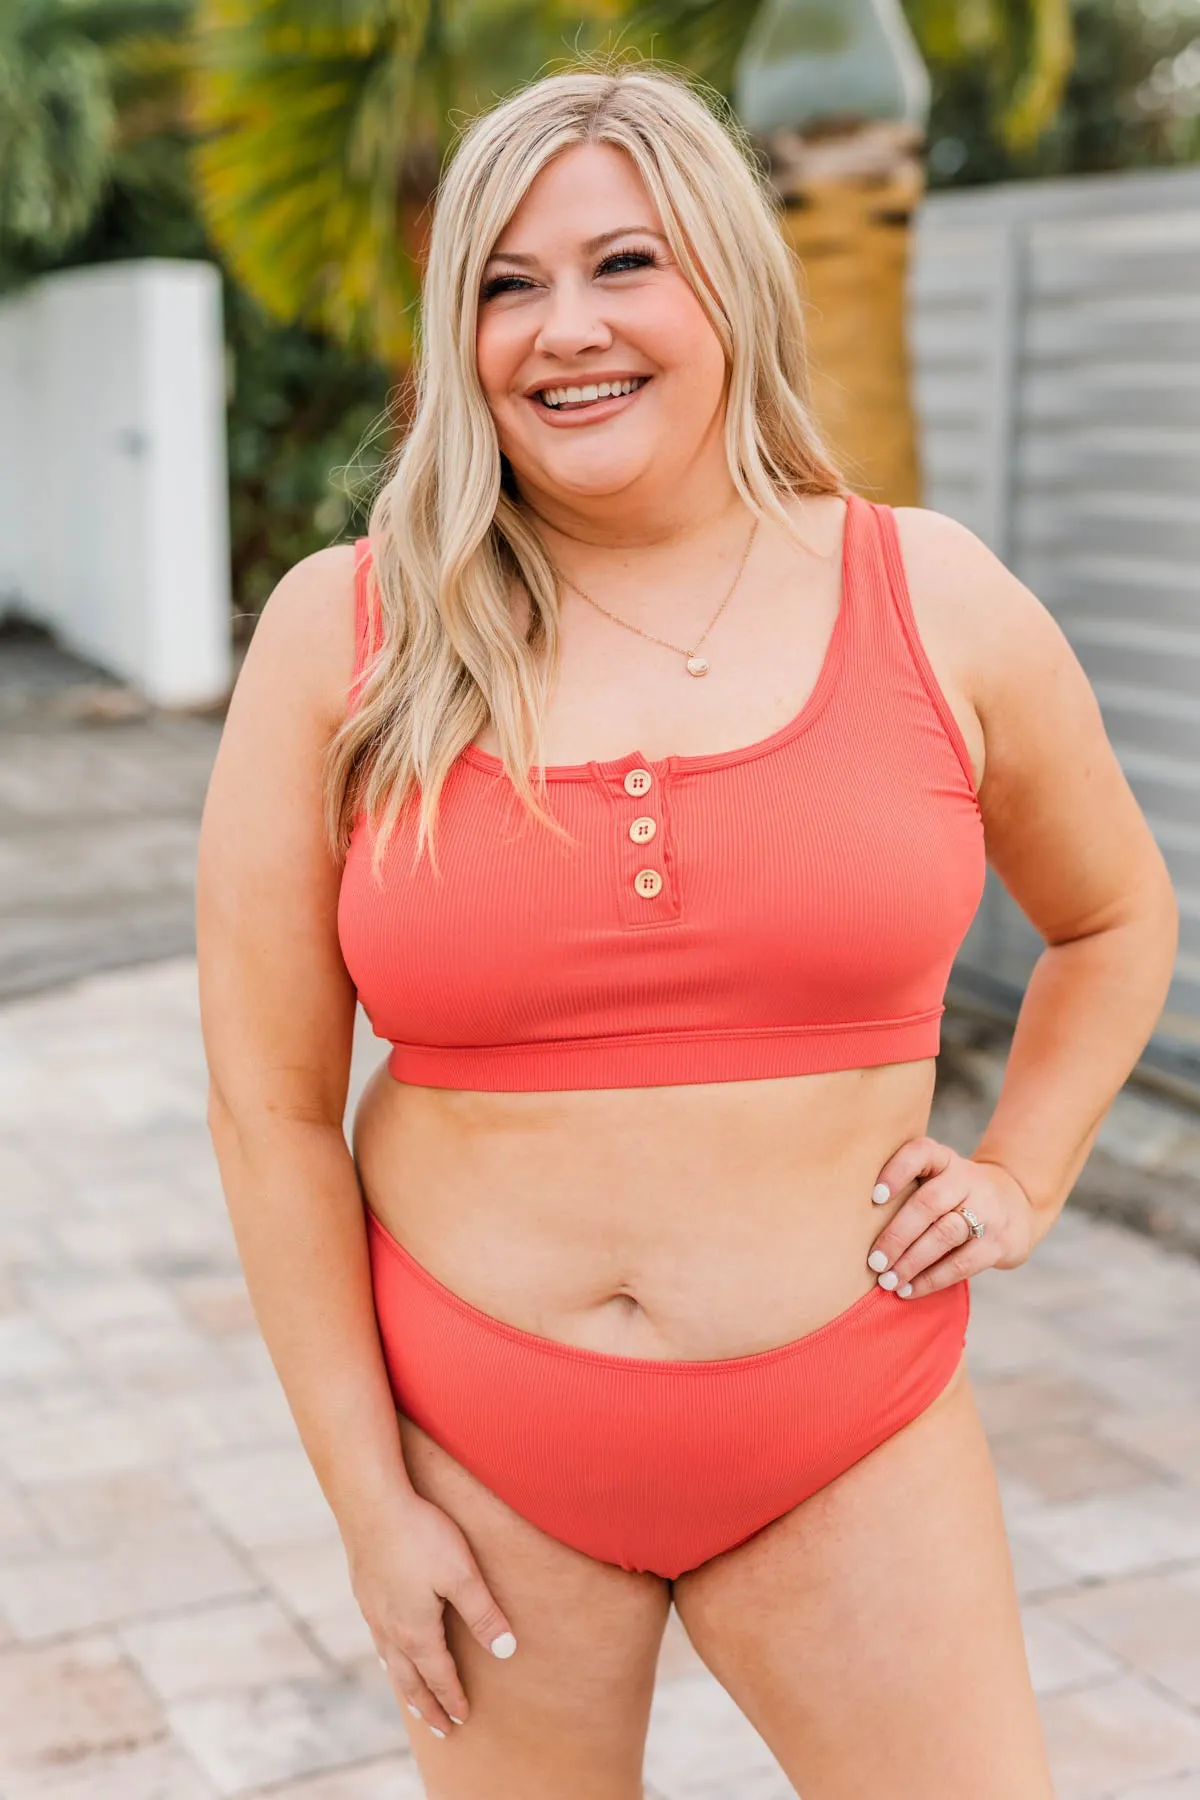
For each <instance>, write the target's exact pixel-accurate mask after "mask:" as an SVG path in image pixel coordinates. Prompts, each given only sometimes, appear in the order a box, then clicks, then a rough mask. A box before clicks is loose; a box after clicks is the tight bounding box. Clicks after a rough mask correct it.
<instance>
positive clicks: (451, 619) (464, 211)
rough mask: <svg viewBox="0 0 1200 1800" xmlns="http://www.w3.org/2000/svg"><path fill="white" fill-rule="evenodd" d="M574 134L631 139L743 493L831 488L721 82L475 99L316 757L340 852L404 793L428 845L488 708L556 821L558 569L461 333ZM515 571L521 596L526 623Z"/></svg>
mask: <svg viewBox="0 0 1200 1800" xmlns="http://www.w3.org/2000/svg"><path fill="white" fill-rule="evenodd" d="M588 143H603V144H612V145H615V146H616V147H617V148H618V149H620V150H623V151H624V152H625V153H626V154H627V155H628V156H629V158H630V160H631V161H632V162H633V164H634V166H635V168H636V169H637V171H638V173H639V174H640V176H641V178H642V180H643V182H644V183H645V186H646V190H647V192H648V194H649V196H650V198H651V200H652V201H653V203H654V205H655V206H656V207H657V209H658V212H659V214H660V216H661V219H662V223H663V230H664V232H665V233H666V236H667V239H668V241H669V243H670V246H671V250H672V252H673V254H674V256H675V259H676V262H677V264H678V266H679V267H680V269H681V270H682V271H683V273H684V275H685V277H686V279H687V280H688V281H689V282H690V283H691V285H692V287H693V289H694V290H695V293H696V295H697V298H698V299H699V301H700V303H701V305H702V306H703V307H704V310H705V312H706V313H707V315H708V318H709V321H710V323H711V324H712V327H713V330H714V331H715V332H716V334H717V337H718V338H719V340H720V342H721V345H722V347H723V349H724V353H725V361H726V367H727V400H726V412H725V449H726V455H727V457H728V461H729V472H730V476H731V478H732V481H733V483H734V485H735V487H736V488H737V491H738V493H739V494H740V495H741V497H742V499H743V500H744V502H745V504H746V505H747V507H748V508H750V509H751V510H752V511H753V512H754V513H755V514H756V515H758V516H760V517H770V518H773V519H775V520H777V521H778V522H779V523H780V524H781V525H782V526H783V528H784V529H785V530H787V531H789V533H790V534H791V535H792V536H793V537H795V536H796V533H795V529H794V526H793V525H792V522H791V519H790V516H789V514H788V512H787V511H786V510H785V508H784V506H783V505H782V502H781V499H780V495H781V494H841V493H844V492H845V487H844V484H843V482H842V481H841V479H840V477H839V475H838V472H837V470H836V469H835V468H834V466H833V463H832V462H831V460H830V458H829V455H828V454H827V452H826V450H825V448H824V446H823V445H822V443H821V440H820V437H819V435H818V432H817V429H816V426H815V425H814V422H813V419H812V415H811V412H810V410H809V403H808V378H807V370H806V364H805V355H804V328H803V314H802V302H801V299H800V292H799V283H798V270H797V266H796V260H795V257H794V253H793V252H792V251H791V250H790V249H789V247H788V246H787V244H786V243H785V241H784V239H783V236H782V234H781V233H780V230H779V226H778V222H777V218H776V207H777V202H776V200H775V198H774V194H773V190H772V189H771V188H770V186H769V184H768V182H767V180H766V178H765V176H764V174H763V173H762V171H761V169H760V168H759V166H758V164H757V163H756V161H755V159H754V155H753V150H752V148H751V145H750V143H749V140H748V138H747V137H746V134H745V132H744V131H743V129H742V127H741V126H740V124H739V123H738V122H737V120H736V119H735V118H734V117H733V116H732V114H731V113H730V111H729V109H728V107H726V106H725V104H724V103H723V102H722V100H721V99H720V97H719V96H718V95H717V94H715V93H714V92H712V91H711V90H707V89H705V88H703V87H702V86H701V85H700V84H699V83H696V82H695V81H694V80H691V79H689V78H688V77H687V76H686V75H684V74H681V73H677V72H676V71H674V70H672V69H667V68H664V67H662V66H661V65H654V64H647V63H644V62H642V63H632V64H631V63H624V64H617V65H615V66H614V65H613V64H608V65H607V66H605V65H602V66H599V67H597V66H596V64H595V62H594V61H593V60H591V59H588V60H584V61H582V62H580V63H578V64H575V65H573V66H571V67H569V68H567V69H566V70H564V71H562V72H560V73H556V74H552V75H548V76H545V77H543V78H542V79H540V80H537V81H534V82H532V83H530V84H529V85H528V86H526V87H524V88H522V89H520V90H519V91H518V92H517V93H515V94H513V95H511V96H510V97H509V98H507V99H505V100H503V101H502V102H501V103H500V104H499V105H497V106H495V107H493V108H492V109H491V110H489V111H488V112H486V113H483V114H482V115H480V116H479V117H478V118H476V119H475V120H474V121H473V122H472V123H471V124H470V125H469V127H468V128H467V129H466V130H465V132H464V133H463V134H462V136H461V137H460V139H459V142H458V145H457V148H456V150H455V153H454V155H453V158H452V160H451V161H450V163H449V165H448V167H447V169H446V171H445V173H444V175H443V177H442V179H441V181H440V183H439V187H438V191H437V196H436V202H435V206H434V214H433V222H432V228H431V235H430V243H429V255H428V263H427V267H426V273H425V279H424V284H423V296H422V314H421V329H420V332H419V334H418V349H417V356H416V364H415V368H414V371H413V387H412V394H413V411H412V416H411V426H410V428H409V430H408V433H407V435H406V437H405V439H404V441H403V444H402V445H401V447H400V449H399V451H398V453H397V455H396V457H395V458H394V461H393V463H392V465H391V467H390V470H389V472H388V474H387V477H386V479H385V481H384V483H383V485H382V487H381V488H380V490H379V492H378V494H377V496H376V498H375V501H374V503H373V506H372V509H371V515H370V521H369V526H368V535H369V537H370V541H371V549H372V557H373V569H374V584H375V596H376V601H377V605H378V609H379V617H380V624H381V627H382V631H381V642H380V647H379V649H378V651H377V653H376V654H375V655H374V656H373V657H372V658H371V660H370V662H369V664H368V667H367V671H366V674H365V678H364V681H363V686H362V689H361V693H360V700H359V704H358V706H357V707H356V708H355V709H354V710H353V711H352V712H351V713H350V715H349V717H348V718H347V719H346V720H345V721H344V722H343V724H342V726H341V728H340V729H339V731H338V732H337V733H336V735H335V737H334V739H333V741H332V743H331V744H330V747H329V752H328V757H327V761H326V821H327V826H328V830H329V836H330V841H331V844H332V846H333V848H334V850H335V853H337V854H339V855H342V854H344V853H345V849H346V846H347V844H348V842H349V837H350V832H351V830H352V828H353V825H354V821H355V820H356V818H357V817H358V816H359V815H360V813H364V812H365V814H366V815H367V817H368V818H369V820H370V821H371V824H372V826H373V827H374V830H375V845H374V857H373V861H374V867H375V870H376V875H377V876H378V873H379V871H380V869H381V866H382V860H383V854H384V851H385V848H386V845H387V841H388V838H389V836H390V834H391V832H392V830H393V828H394V826H395V823H396V820H397V818H398V816H399V814H400V811H401V809H402V808H403V807H404V806H405V805H406V803H407V802H408V801H409V800H410V798H412V797H413V796H414V795H415V796H418V797H419V804H420V813H419V822H418V831H417V836H416V850H415V854H416V855H417V856H418V857H419V855H420V854H421V850H422V848H423V847H425V846H427V847H428V848H429V849H430V851H431V852H432V849H433V843H432V834H433V827H434V822H435V818H436V812H437V805H438V798H439V795H440V793H441V790H442V786H443V783H444V782H445V779H446V776H447V773H448V772H449V770H450V768H451V766H452V765H453V763H454V761H455V759H456V757H457V756H458V755H459V753H460V752H461V751H462V750H463V749H464V748H465V747H466V746H467V745H468V744H470V743H471V742H472V741H473V740H474V739H475V738H476V737H477V736H478V734H479V732H480V731H481V730H482V729H483V727H484V726H485V725H486V724H487V723H488V722H489V721H490V722H491V723H492V725H493V726H494V728H495V731H496V735H497V738H498V739H499V744H500V754H501V759H502V761H503V763H504V766H505V768H506V770H507V772H508V775H509V777H510V779H511V781H512V784H513V787H514V788H515V790H516V792H517V793H518V794H519V795H520V796H521V798H522V800H523V801H524V802H525V804H526V805H527V807H529V808H530V810H531V811H532V812H534V813H535V814H537V815H538V816H540V817H541V818H542V820H543V821H544V822H545V823H547V824H549V825H550V826H551V827H552V828H556V829H561V828H560V827H557V826H556V822H555V821H554V820H553V819H552V817H551V815H550V814H549V812H548V810H547V808H546V804H545V780H544V762H545V758H544V755H543V752H542V738H543V719H544V715H545V708H546V701H547V696H548V693H549V691H550V687H551V685H552V681H553V677H554V672H555V668H556V666H557V657H558V647H559V596H558V592H557V583H556V579H555V576H554V572H553V569H552V566H551V563H550V559H549V556H548V554H547V551H546V549H545V546H544V545H543V543H542V541H541V539H540V538H539V536H538V534H537V531H536V530H535V529H534V524H533V522H532V520H531V518H530V516H529V514H528V512H527V511H526V510H523V509H522V505H521V501H520V495H519V492H518V490H517V487H516V483H515V481H514V478H513V472H512V469H511V467H510V465H509V464H508V461H507V459H506V458H505V457H503V456H502V454H501V451H500V447H499V442H498V439H497V435H496V429H495V423H494V421H493V419H492V415H491V413H490V411H489V409H488V406H487V403H486V400H485V397H484V393H483V389H482V386H481V384H480V381H479V374H478V370H477V367H476V361H475V332H476V318H477V312H478V298H479V291H480V286H481V280H482V272H483V268H484V264H485V263H486V261H487V259H488V256H489V255H490V254H491V251H492V249H493V246H494V245H495V243H496V241H497V239H498V238H499V236H500V234H501V232H502V231H503V229H504V227H505V225H506V224H507V223H508V221H509V219H510V218H511V217H512V215H513V213H514V212H515V211H516V209H517V207H518V206H519V204H520V202H521V200H522V199H523V197H524V196H525V194H526V193H527V192H528V190H529V187H530V185H531V184H532V182H533V181H534V179H535V177H536V176H537V175H538V173H539V172H540V170H542V169H544V168H545V167H546V165H547V163H549V162H550V161H551V160H552V159H553V158H554V157H556V156H558V155H559V154H560V153H561V152H562V151H564V150H566V149H567V148H568V147H570V146H571V145H574V144H588ZM514 581H520V582H521V583H523V584H524V587H525V588H526V589H527V591H528V594H529V600H530V606H529V614H528V628H527V630H524V631H522V630H521V629H520V628H519V626H518V624H517V622H516V618H515V616H514V611H513V607H512V604H511V596H512V591H513V584H514ZM531 771H532V772H533V773H532V777H531Z"/></svg>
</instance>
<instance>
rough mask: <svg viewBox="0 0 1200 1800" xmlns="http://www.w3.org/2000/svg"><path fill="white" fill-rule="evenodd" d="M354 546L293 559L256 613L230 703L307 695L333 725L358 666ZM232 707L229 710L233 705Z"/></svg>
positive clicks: (314, 710)
mask: <svg viewBox="0 0 1200 1800" xmlns="http://www.w3.org/2000/svg"><path fill="white" fill-rule="evenodd" d="M354 561H355V557H354V546H353V545H352V544H334V545H331V546H330V547H329V548H328V549H325V550H316V551H314V552H313V554H312V555H311V556H306V557H304V558H302V559H301V561H300V562H298V563H295V564H294V565H293V566H292V568H290V569H289V570H288V571H287V573H286V574H285V575H284V576H283V577H282V578H281V579H280V581H279V582H278V583H277V584H276V586H275V588H274V589H273V591H272V593H271V596H270V598H269V599H268V601H267V603H266V605H265V606H264V607H263V610H262V612H261V614H260V616H259V620H258V623H257V625H256V626H255V629H254V636H253V638H252V639H251V642H250V648H249V650H248V651H247V652H246V658H245V662H244V663H243V665H242V671H241V674H240V676H239V678H238V684H237V689H236V691H235V694H234V701H233V705H234V706H235V707H236V706H237V705H239V696H240V697H241V701H240V703H241V704H245V703H246V701H247V700H250V699H253V700H254V702H255V703H256V704H261V705H265V706H268V707H272V708H273V707H274V706H275V705H277V704H278V705H283V704H289V705H290V706H292V707H293V708H294V707H295V705H296V702H297V700H301V701H303V702H304V703H306V704H305V710H306V711H308V712H309V714H310V716H314V715H315V716H316V717H318V718H319V719H320V720H321V721H322V722H323V723H325V724H330V725H336V724H337V723H339V722H340V720H341V719H342V717H343V715H344V713H345V706H346V695H347V691H348V689H349V686H350V682H351V679H352V677H353V671H354ZM231 711H232V708H231Z"/></svg>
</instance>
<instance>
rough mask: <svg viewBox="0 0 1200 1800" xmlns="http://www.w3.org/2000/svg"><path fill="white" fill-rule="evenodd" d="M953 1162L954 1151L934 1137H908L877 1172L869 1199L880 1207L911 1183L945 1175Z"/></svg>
mask: <svg viewBox="0 0 1200 1800" xmlns="http://www.w3.org/2000/svg"><path fill="white" fill-rule="evenodd" d="M953 1160H954V1151H953V1150H951V1149H950V1148H949V1146H948V1145H946V1144H939V1143H938V1142H937V1140H936V1138H930V1137H919V1138H909V1140H908V1142H907V1143H906V1144H901V1146H900V1148H899V1149H898V1150H897V1152H896V1154H895V1156H892V1157H889V1158H888V1160H887V1162H885V1163H884V1165H883V1167H882V1169H880V1171H879V1179H878V1181H877V1182H876V1184H875V1187H874V1189H873V1190H872V1193H871V1198H872V1200H873V1201H874V1202H875V1204H876V1206H883V1205H885V1204H886V1203H887V1202H888V1201H889V1200H891V1199H892V1198H893V1196H894V1195H896V1194H899V1193H902V1192H903V1190H904V1189H905V1188H906V1187H910V1186H911V1185H912V1183H913V1182H914V1181H928V1180H930V1179H931V1178H932V1177H933V1176H935V1175H941V1174H944V1172H945V1171H946V1169H947V1168H949V1166H950V1164H951V1162H952V1161H953Z"/></svg>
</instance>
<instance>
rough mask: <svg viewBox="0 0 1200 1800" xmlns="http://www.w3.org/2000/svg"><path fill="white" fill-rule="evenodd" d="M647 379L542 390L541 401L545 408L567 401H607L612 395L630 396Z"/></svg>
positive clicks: (630, 379) (601, 382)
mask: <svg viewBox="0 0 1200 1800" xmlns="http://www.w3.org/2000/svg"><path fill="white" fill-rule="evenodd" d="M647 379H648V377H646V376H640V377H630V378H629V379H628V380H626V381H600V382H589V383H588V384H587V386H586V387H558V388H543V389H542V391H541V392H542V400H543V401H544V403H545V404H546V405H547V406H562V405H564V404H565V403H567V402H569V401H574V402H576V403H578V402H581V401H590V400H607V399H609V398H610V397H611V396H612V395H614V394H631V393H632V392H633V390H634V388H636V387H640V386H641V385H642V383H643V382H644V381H645V380H647Z"/></svg>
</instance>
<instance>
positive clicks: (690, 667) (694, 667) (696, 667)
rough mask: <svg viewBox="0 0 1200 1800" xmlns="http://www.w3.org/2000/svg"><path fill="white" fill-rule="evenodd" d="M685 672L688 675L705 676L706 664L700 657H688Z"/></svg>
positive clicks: (706, 671) (706, 672)
mask: <svg viewBox="0 0 1200 1800" xmlns="http://www.w3.org/2000/svg"><path fill="white" fill-rule="evenodd" d="M687 672H688V674H689V675H707V674H708V664H707V663H706V662H705V660H704V658H703V657H702V656H689V657H688V659H687Z"/></svg>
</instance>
